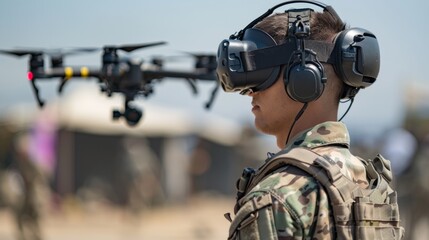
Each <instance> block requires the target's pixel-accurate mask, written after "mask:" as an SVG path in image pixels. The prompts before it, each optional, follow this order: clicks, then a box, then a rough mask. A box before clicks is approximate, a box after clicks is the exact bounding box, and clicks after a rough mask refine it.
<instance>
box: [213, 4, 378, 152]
mask: <svg viewBox="0 0 429 240" xmlns="http://www.w3.org/2000/svg"><path fill="white" fill-rule="evenodd" d="M295 2H296V1H290V2H284V3H281V4H278V5H276V6H274V7H273V8H271V9H269V10H268V11H267V12H266V13H265V14H263V15H262V16H261V17H259V18H257V19H255V20H254V21H252V22H251V23H250V24H249V25H248V26H246V27H245V28H244V29H243V30H241V31H239V32H237V33H236V34H234V35H232V36H231V37H230V39H229V40H224V41H223V42H222V43H221V44H220V45H219V50H218V66H217V69H216V72H217V74H218V78H219V80H220V82H221V85H222V88H223V89H224V90H225V91H227V92H232V91H239V92H241V93H242V94H248V95H250V96H251V97H252V98H253V99H252V106H253V109H252V112H253V113H254V115H255V124H256V127H257V128H258V129H259V130H261V131H262V132H264V133H268V134H273V135H276V136H277V141H278V145H279V146H283V144H284V142H283V143H281V141H280V142H279V139H280V140H286V141H287V139H289V135H291V136H292V137H293V136H294V135H295V134H296V133H297V131H302V130H304V129H305V128H309V127H312V126H314V125H315V124H318V123H320V122H323V121H336V120H337V111H338V105H339V101H340V99H341V98H353V97H354V95H355V94H356V93H357V90H359V89H361V88H365V87H367V86H370V85H371V84H372V83H374V81H375V79H376V77H377V75H378V70H379V58H380V57H379V48H378V43H377V40H376V38H375V36H374V35H373V34H372V33H371V32H369V31H367V30H365V29H361V28H348V29H345V24H344V23H343V22H342V20H341V19H340V18H339V17H338V15H337V14H336V13H335V11H334V10H333V9H332V8H331V7H330V6H326V5H324V4H322V3H319V2H310V1H303V2H306V3H309V4H314V5H318V6H319V7H322V8H323V10H324V11H323V13H318V12H314V11H313V10H311V9H308V8H307V9H293V10H288V11H286V12H285V13H280V14H274V15H273V14H272V13H273V11H274V9H277V8H278V7H281V6H284V5H287V4H291V3H295ZM298 119H299V121H297V120H298ZM288 132H289V133H288ZM285 134H286V135H287V138H286V137H285V136H284V135H285ZM279 143H280V144H279Z"/></svg>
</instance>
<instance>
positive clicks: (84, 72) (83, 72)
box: [80, 67, 89, 77]
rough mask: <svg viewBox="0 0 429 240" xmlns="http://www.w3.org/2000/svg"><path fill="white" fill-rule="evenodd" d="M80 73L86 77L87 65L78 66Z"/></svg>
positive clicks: (87, 72) (87, 73)
mask: <svg viewBox="0 0 429 240" xmlns="http://www.w3.org/2000/svg"><path fill="white" fill-rule="evenodd" d="M80 75H81V76H82V77H88V75H89V69H88V68H87V67H81V68H80Z"/></svg>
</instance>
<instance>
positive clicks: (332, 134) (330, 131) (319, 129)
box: [286, 122, 350, 150]
mask: <svg viewBox="0 0 429 240" xmlns="http://www.w3.org/2000/svg"><path fill="white" fill-rule="evenodd" d="M327 145H342V146H344V147H347V148H349V146H350V137H349V132H348V130H347V127H346V125H344V123H342V122H323V123H320V124H318V125H316V126H314V127H312V128H309V129H307V130H305V131H302V132H301V133H299V134H298V135H297V137H295V138H293V139H292V140H291V141H290V143H289V144H288V145H287V146H286V149H287V150H290V149H292V148H295V147H307V148H316V147H321V146H327Z"/></svg>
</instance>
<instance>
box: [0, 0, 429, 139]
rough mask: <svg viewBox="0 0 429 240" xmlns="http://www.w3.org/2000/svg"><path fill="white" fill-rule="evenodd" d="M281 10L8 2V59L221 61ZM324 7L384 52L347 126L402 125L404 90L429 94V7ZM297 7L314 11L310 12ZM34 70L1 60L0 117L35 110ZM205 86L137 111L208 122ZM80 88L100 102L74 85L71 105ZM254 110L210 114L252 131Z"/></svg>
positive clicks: (180, 85) (165, 86) (232, 3)
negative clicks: (51, 52)
mask: <svg viewBox="0 0 429 240" xmlns="http://www.w3.org/2000/svg"><path fill="white" fill-rule="evenodd" d="M280 2H281V1H273V0H264V1H262V0H217V1H201V0H198V1H197V0H183V1H171V0H170V1H168V0H157V1H143V0H135V1H130V0H124V1H113V0H103V1H83V0H73V1H58V0H38V1H22V0H1V1H0V49H3V50H4V49H14V48H16V47H31V48H62V47H102V46H104V45H108V44H113V45H121V44H131V43H145V42H153V41H166V42H168V44H167V45H165V46H159V47H154V48H150V49H144V50H138V51H136V52H135V53H133V56H134V57H141V58H143V60H150V58H151V57H152V56H160V55H161V56H177V55H180V54H183V52H184V51H185V52H196V53H215V52H216V51H217V47H218V44H219V43H220V42H221V41H222V40H223V39H226V38H228V37H229V35H231V34H232V33H234V32H236V31H238V30H240V29H241V28H243V27H244V26H246V25H247V24H248V23H249V22H251V21H252V20H253V19H255V18H256V17H258V16H259V15H261V14H262V13H264V12H265V11H266V10H267V9H269V8H271V7H272V6H274V5H276V4H278V3H280ZM324 3H326V4H329V5H331V6H333V7H334V9H335V10H336V11H337V13H338V14H339V16H340V17H341V18H342V19H343V21H345V22H346V23H347V24H348V25H349V26H351V27H361V28H365V29H368V30H370V31H371V32H373V33H374V34H375V35H376V37H377V39H378V41H379V45H380V52H381V69H380V74H379V77H378V79H377V81H376V82H375V83H374V84H373V85H372V86H370V87H369V88H367V89H364V90H362V91H361V92H360V93H359V94H358V96H357V97H356V100H355V103H354V104H353V106H352V109H351V110H350V112H349V113H348V115H347V116H346V118H345V119H344V122H345V123H346V124H348V125H349V126H350V128H351V129H352V130H354V131H356V132H359V133H367V132H372V133H380V132H382V131H384V130H385V129H387V128H390V127H393V126H397V125H399V124H400V123H401V121H402V119H403V116H404V111H405V106H404V100H405V99H404V98H405V96H404V89H406V88H407V86H410V85H418V86H422V87H423V88H427V87H426V85H427V84H426V83H427V74H426V72H425V71H423V70H424V69H425V68H426V67H427V66H426V60H427V56H428V53H429V50H428V48H427V46H426V44H427V39H429V30H428V29H429V28H428V27H427V26H426V23H427V22H429V21H428V20H429V17H428V14H427V10H428V9H429V6H428V5H429V2H428V1H425V0H410V1H399V0H376V1H374V0H360V1H346V0H342V1H339V0H337V1H334V0H329V1H328V0H327V1H324ZM289 6H291V7H301V6H305V7H313V5H306V4H304V5H300V4H295V5H289ZM285 9H286V8H281V9H280V10H285ZM315 9H316V10H320V8H317V7H315ZM27 61H28V58H27V57H22V58H15V57H10V56H6V55H0V114H4V113H5V112H6V110H7V109H10V108H13V107H14V106H15V105H17V104H23V103H25V104H29V105H30V106H32V107H34V108H35V109H37V104H36V102H35V100H34V96H33V93H32V91H31V87H30V84H29V83H28V81H27V80H26V71H27ZM183 61H184V63H183V64H184V65H183V67H184V66H185V64H186V63H187V62H186V59H184V60H183ZM188 63H189V61H188ZM65 65H72V66H78V65H87V66H100V65H101V52H97V53H91V54H85V55H79V56H70V57H68V58H66V59H65ZM171 66H172V67H174V66H175V65H174V64H172V65H171ZM176 67H177V66H176ZM188 67H189V66H188ZM57 84H58V80H54V79H52V80H48V81H46V82H39V85H41V94H42V96H43V98H44V99H46V100H47V102H48V104H49V102H52V101H56V100H61V97H58V96H57V94H56V92H55V91H56V88H57V86H58V85H57ZM198 86H199V90H200V91H199V94H198V95H197V96H194V95H192V92H191V89H190V88H189V87H188V85H187V83H185V82H184V81H182V80H178V79H166V80H165V81H162V82H161V83H160V84H158V85H156V86H155V94H154V95H153V96H151V97H149V98H147V99H143V98H142V99H138V101H141V103H142V105H143V106H144V104H145V103H153V104H160V105H163V106H167V107H172V108H176V109H183V110H185V111H189V113H190V114H195V115H196V116H197V115H201V114H207V111H206V110H204V108H203V105H204V104H205V102H206V101H207V100H208V99H209V95H210V92H211V90H212V88H213V86H214V85H213V83H198ZM81 87H85V88H94V94H96V93H97V91H98V89H97V85H96V84H95V80H77V79H76V81H73V82H71V83H70V84H69V85H67V86H66V88H65V95H67V93H68V92H72V91H76V90H77V89H79V88H81ZM250 102H251V99H250V98H249V97H246V96H240V95H239V94H233V93H224V92H222V91H219V93H218V96H217V98H216V99H215V102H214V104H213V107H212V109H211V110H210V114H217V115H220V116H222V117H225V118H229V119H232V120H236V121H242V122H253V115H252V113H251V111H250V109H251V105H250ZM82 107H85V103H82ZM346 107H347V104H345V105H344V104H343V105H342V107H341V109H340V110H341V112H340V115H341V113H342V112H344V110H345V109H346ZM146 114H150V113H149V112H148V113H146ZM108 117H110V116H108Z"/></svg>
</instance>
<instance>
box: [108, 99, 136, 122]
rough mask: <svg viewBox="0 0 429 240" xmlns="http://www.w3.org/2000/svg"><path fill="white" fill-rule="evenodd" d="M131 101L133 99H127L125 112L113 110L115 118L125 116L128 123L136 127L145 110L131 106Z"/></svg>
mask: <svg viewBox="0 0 429 240" xmlns="http://www.w3.org/2000/svg"><path fill="white" fill-rule="evenodd" d="M130 101H131V99H126V100H125V109H124V111H123V112H121V111H120V110H113V120H118V119H119V118H121V117H123V118H125V120H127V124H128V125H129V126H131V127H134V126H136V125H137V123H138V122H139V121H140V118H141V117H142V116H143V112H142V110H140V109H138V108H134V107H132V106H130Z"/></svg>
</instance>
